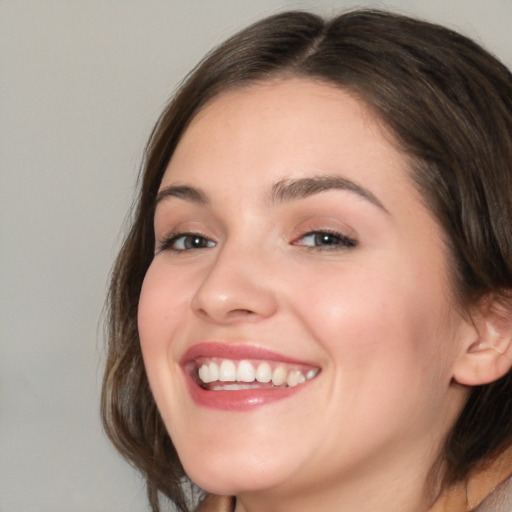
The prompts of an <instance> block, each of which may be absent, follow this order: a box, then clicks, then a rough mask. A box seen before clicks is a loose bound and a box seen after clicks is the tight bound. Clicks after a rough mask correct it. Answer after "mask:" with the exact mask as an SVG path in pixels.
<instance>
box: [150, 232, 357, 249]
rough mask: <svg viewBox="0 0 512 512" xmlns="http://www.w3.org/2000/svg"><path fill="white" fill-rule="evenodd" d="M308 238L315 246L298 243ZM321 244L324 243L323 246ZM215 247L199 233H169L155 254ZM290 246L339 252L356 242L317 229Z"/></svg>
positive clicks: (355, 244) (355, 245) (349, 238)
mask: <svg viewBox="0 0 512 512" xmlns="http://www.w3.org/2000/svg"><path fill="white" fill-rule="evenodd" d="M308 237H313V241H314V242H315V244H317V245H305V244H303V243H300V241H301V240H302V241H303V240H304V239H306V238H308ZM322 238H323V240H322ZM187 239H188V241H189V242H190V241H193V240H194V239H195V241H196V242H199V246H196V247H194V246H190V247H187V246H186V244H187ZM180 240H182V243H183V244H185V246H184V247H182V248H177V247H175V244H176V243H177V242H178V241H180ZM323 242H325V245H324V244H323ZM215 245H217V244H216V242H214V241H212V240H210V239H208V238H207V237H205V236H204V235H202V234H200V233H170V234H169V235H168V236H166V237H165V238H164V239H163V240H162V241H161V242H160V244H159V246H158V249H157V253H159V252H162V251H167V250H170V251H173V252H175V253H181V252H187V251H190V250H199V249H211V248H212V247H215ZM291 245H295V246H299V247H304V248H305V249H306V250H308V251H341V250H346V249H352V248H354V247H357V246H358V241H357V240H355V239H354V238H351V237H349V236H346V235H344V234H342V233H340V232H338V231H335V230H329V229H319V230H312V231H308V232H307V233H304V234H303V235H301V236H300V237H298V238H296V239H295V240H293V241H292V242H291Z"/></svg>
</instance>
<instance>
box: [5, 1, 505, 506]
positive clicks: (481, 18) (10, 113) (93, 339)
mask: <svg viewBox="0 0 512 512" xmlns="http://www.w3.org/2000/svg"><path fill="white" fill-rule="evenodd" d="M356 5H365V6H368V5H371V6H377V7H391V8H393V7H395V8H398V9H399V10H400V11H402V12H405V13H411V14H416V15H420V16H423V17H426V18H428V19H431V20H434V21H437V22H441V23H443V24H446V25H449V26H452V27H456V28H458V29H459V30H461V31H463V32H465V33H466V34H468V35H470V36H471V37H473V38H475V39H476V40H478V41H479V42H481V43H483V44H484V45H485V46H487V48H489V49H490V50H492V51H493V52H495V53H496V54H498V56H500V57H501V58H502V60H504V61H505V62H506V63H507V64H508V65H509V67H510V66H511V65H512V42H511V29H512V0H487V1H486V2H483V1H481V0H475V1H470V0H429V1H405V0H404V1H394V2H392V1H390V2H371V3H369V2H366V3H365V2H363V3H359V4H356V3H354V2H348V1H341V0H340V1H320V0H319V1H316V2H285V1H278V0H275V1H271V0H257V1H256V0H247V1H246V0H202V1H201V0H188V1H185V0H182V1H178V0H138V1H137V0H124V1H122V0H117V1H114V0H110V1H100V0H96V1H95V0H88V1H86V0H83V1H79V0H74V1H73V0H67V1H65V0H60V1H57V0H53V1H52V0H39V1H38V0H0V208H1V210H0V211H1V213H0V221H1V231H0V237H1V238H0V247H1V252H0V258H1V265H0V300H1V304H0V329H1V330H0V343H1V345H0V512H29V511H37V512H60V511H66V512H81V511H83V512H91V511H93V512H107V511H108V512H115V511H123V512H124V511H127V512H128V511H136V510H137V511H143V510H147V507H146V505H145V498H144V486H143V483H142V482H141V480H140V479H139V478H138V476H137V475H136V474H135V473H134V472H133V471H132V470H131V469H130V467H129V466H128V465H127V464H125V463H124V462H123V461H122V460H121V458H120V457H119V456H118V455H117V454H116V453H115V452H114V450H113V449H112V448H111V447H110V446H109V444H108V442H107V441H106V439H105V436H104V434H103V433H102V430H101V427H100V424H99V419H98V412H97V411H98V395H99V388H100V380H101V367H102V350H103V349H102V346H103V340H102V333H101V321H100V314H101V309H102V304H103V299H104V295H105V289H106V282H107V278H108V273H109V269H110V266H111V263H112V260H113V258H114V256H115V253H116V249H117V247H118V245H119V242H120V239H121V233H122V230H121V226H122V224H123V219H124V217H125V214H126V212H127V210H128V208H129V205H130V203H131V198H132V196H133V192H134V184H135V177H136V173H137V169H138V165H139V162H140V159H141V155H142V150H143V146H144V143H145V140H146V138H147V136H148V134H149V131H150V129H151V127H152V124H153V122H154V121H155V120H156V118H157V115H158V113H159V112H160V110H161V108H162V106H163V104H164V103H165V101H166V99H167V98H168V97H169V96H170V94H171V93H172V91H173V89H174V87H175V85H176V84H177V82H178V81H179V80H180V79H181V78H182V77H183V76H184V75H185V74H186V73H187V71H189V70H190V68H191V67H192V66H193V65H194V64H195V63H196V62H197V61H198V60H199V59H200V58H201V57H202V56H203V54H204V53H205V52H206V51H208V50H209V49H210V48H211V47H212V46H213V45H215V44H217V43H219V42H221V41H222V40H223V39H225V38H226V37H227V36H228V35H230V34H232V33H233V32H234V31H235V30H237V29H239V28H240V27H242V26H244V25H245V24H247V23H248V22H252V21H254V20H256V19H257V18H259V17H260V16H262V15H265V14H270V13H273V12H277V11H279V10H282V9H283V8H286V7H288V8H314V9H315V10H317V11H318V12H320V13H323V14H333V13H336V12H338V11H340V10H341V9H344V8H347V7H351V6H356Z"/></svg>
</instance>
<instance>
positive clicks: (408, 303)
mask: <svg viewBox="0 0 512 512" xmlns="http://www.w3.org/2000/svg"><path fill="white" fill-rule="evenodd" d="M416 268H417V267H416ZM423 275H424V274H423ZM421 276H422V272H421V271H420V270H418V271H416V269H415V268H410V269H407V267H405V266H404V265H398V264H394V265H386V264H385V262H382V265H378V266H376V265H374V266H370V265H365V266H364V267H359V268H357V267H352V268H351V269H348V270H346V271H343V272H339V273H338V274H337V275H336V273H334V272H331V273H329V279H327V278H325V279H322V280H318V279H312V280H311V282H309V283H307V289H308V292H309V293H308V296H307V297H306V298H305V299H304V301H303V303H302V305H301V308H302V309H303V311H304V314H303V315H302V316H303V318H305V319H306V320H305V322H306V323H307V326H308V329H309V330H310V331H311V332H313V333H314V335H315V337H316V338H317V339H318V340H319V341H320V342H321V343H322V344H323V345H324V347H325V349H326V350H327V351H328V352H329V355H330V357H331V359H332V360H333V363H334V364H335V365H341V367H342V368H343V370H344V372H349V373H351V372H353V373H358V374H359V375H363V374H364V373H366V372H367V373H372V378H373V377H375V376H376V375H377V374H379V373H380V374H387V378H388V379H393V378H395V377H396V378H397V379H408V378H414V379H415V380H416V381H417V380H418V378H417V377H418V371H420V372H423V370H425V371H424V372H423V374H425V377H426V378H429V377H428V375H427V374H428V373H435V372H436V371H437V368H439V364H438V361H439V355H440V352H439V351H440V349H441V347H442V346H443V343H442V341H443V340H442V336H440V335H439V333H442V334H443V335H448V334H449V333H447V332H445V331H447V330H448V329H449V326H448V325H445V323H444V319H443V316H444V314H443V310H444V308H443V303H444V299H443V294H442V290H443V286H442V284H441V283H436V282H432V280H431V281H430V282H429V283H428V285H427V284H426V283H423V282H422V277H421ZM423 281H424V278H423ZM443 326H444V327H443ZM434 360H435V361H436V364H435V365H432V364H431V363H432V361H434ZM439 369H440V368H439Z"/></svg>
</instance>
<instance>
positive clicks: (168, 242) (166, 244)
mask: <svg viewBox="0 0 512 512" xmlns="http://www.w3.org/2000/svg"><path fill="white" fill-rule="evenodd" d="M180 239H182V240H183V242H184V243H185V244H186V240H187V239H189V240H190V239H195V240H200V241H201V242H202V243H204V244H206V245H204V246H201V247H184V248H181V249H178V248H176V247H174V245H175V244H176V243H177V242H178V241H179V240H180ZM209 244H213V245H209ZM215 245H216V243H215V242H213V241H212V240H209V239H208V238H207V237H205V236H204V235H201V234H200V233H170V234H169V235H167V236H166V237H165V238H164V239H163V240H162V241H161V242H160V243H159V245H158V250H157V253H159V252H162V251H167V250H170V251H173V252H177V253H180V252H186V251H190V250H198V249H210V248H211V247H215Z"/></svg>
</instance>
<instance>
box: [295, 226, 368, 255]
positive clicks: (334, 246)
mask: <svg viewBox="0 0 512 512" xmlns="http://www.w3.org/2000/svg"><path fill="white" fill-rule="evenodd" d="M307 237H314V238H313V239H314V241H315V243H318V242H319V240H318V237H321V238H323V239H324V241H326V242H327V243H326V244H325V245H320V244H319V245H302V244H300V243H299V241H300V240H304V239H305V238H307ZM328 237H330V240H331V241H330V242H328V241H327V240H326V239H327V238H328ZM332 242H334V243H332ZM292 245H299V246H303V247H304V248H305V249H306V250H308V251H341V250H345V249H352V248H354V247H357V245H358V242H357V240H355V239H354V238H351V237H349V236H346V235H344V234H342V233H340V232H338V231H334V230H330V229H319V230H313V231H308V232H307V233H304V234H303V235H301V236H300V237H299V238H297V239H295V240H294V241H293V242H292Z"/></svg>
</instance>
